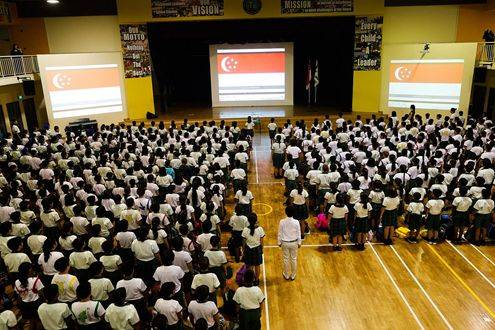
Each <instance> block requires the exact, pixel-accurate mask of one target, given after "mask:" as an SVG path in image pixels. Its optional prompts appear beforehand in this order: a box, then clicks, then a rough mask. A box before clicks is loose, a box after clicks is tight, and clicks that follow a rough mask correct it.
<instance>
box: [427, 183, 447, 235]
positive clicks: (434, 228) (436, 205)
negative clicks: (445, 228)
mask: <svg viewBox="0 0 495 330" xmlns="http://www.w3.org/2000/svg"><path fill="white" fill-rule="evenodd" d="M440 196H442V191H441V190H440V189H435V190H433V191H432V197H431V198H430V199H429V200H428V202H427V203H426V229H428V243H429V244H437V240H438V232H439V230H440V224H441V218H440V217H441V216H442V211H443V208H444V206H445V202H444V201H443V200H441V199H440Z"/></svg>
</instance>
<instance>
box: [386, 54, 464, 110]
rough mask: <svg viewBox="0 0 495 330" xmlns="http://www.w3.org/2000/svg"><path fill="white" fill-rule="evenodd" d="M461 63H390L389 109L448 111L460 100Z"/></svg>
mask: <svg viewBox="0 0 495 330" xmlns="http://www.w3.org/2000/svg"><path fill="white" fill-rule="evenodd" d="M463 70H464V60H462V59H445V60H397V61H391V65H390V78H389V95H388V106H389V107H396V108H409V107H410V106H411V104H414V105H415V106H416V108H417V109H433V110H449V109H451V108H458V107H459V103H460V98H461V87H462V77H463Z"/></svg>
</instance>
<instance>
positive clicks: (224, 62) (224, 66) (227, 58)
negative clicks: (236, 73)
mask: <svg viewBox="0 0 495 330" xmlns="http://www.w3.org/2000/svg"><path fill="white" fill-rule="evenodd" d="M229 59H230V56H227V57H224V58H223V59H222V62H221V63H220V66H221V67H222V70H223V71H225V72H230V70H229V68H227V61H228V60H229Z"/></svg>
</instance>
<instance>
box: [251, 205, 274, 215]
mask: <svg viewBox="0 0 495 330" xmlns="http://www.w3.org/2000/svg"><path fill="white" fill-rule="evenodd" d="M255 205H263V206H268V208H269V209H270V211H268V212H266V213H261V214H260V213H257V215H258V216H261V217H262V216H264V215H268V214H270V213H272V212H273V207H271V205H269V204H266V203H253V206H255Z"/></svg>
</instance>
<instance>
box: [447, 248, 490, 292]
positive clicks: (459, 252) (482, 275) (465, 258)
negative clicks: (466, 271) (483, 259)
mask: <svg viewBox="0 0 495 330" xmlns="http://www.w3.org/2000/svg"><path fill="white" fill-rule="evenodd" d="M447 243H448V244H449V245H450V246H451V247H452V248H453V249H454V250H455V252H457V253H458V254H459V255H460V256H461V257H462V258H463V259H464V260H465V261H466V262H467V263H468V264H469V265H470V266H471V267H473V269H474V270H475V271H476V272H477V273H478V274H479V275H480V276H481V277H483V279H484V280H485V281H487V282H488V284H490V286H491V287H492V288H494V289H495V284H493V282H492V281H491V280H490V279H489V278H488V277H486V275H485V274H484V273H483V272H482V271H481V270H479V268H478V267H476V266H475V265H474V264H473V263H472V262H471V260H469V259H468V258H467V257H466V256H465V255H464V254H463V253H462V252H461V251H459V249H458V248H457V247H456V246H455V245H454V244H452V243H451V242H450V241H447Z"/></svg>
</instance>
